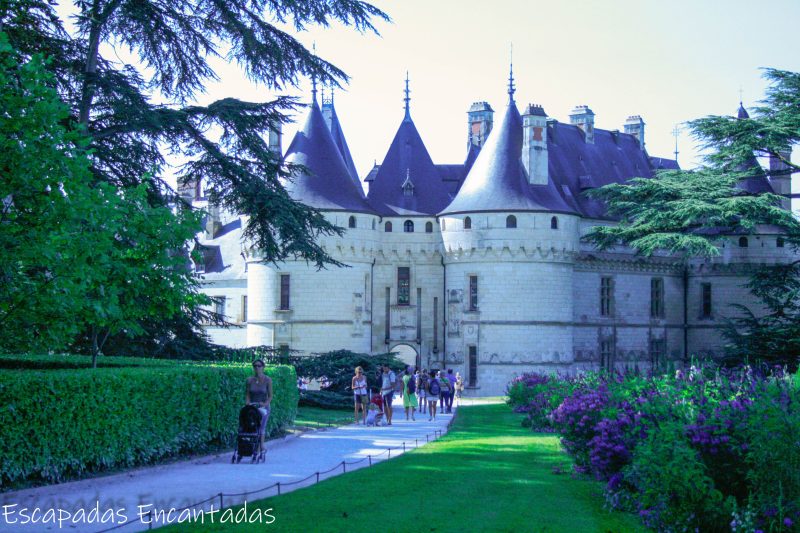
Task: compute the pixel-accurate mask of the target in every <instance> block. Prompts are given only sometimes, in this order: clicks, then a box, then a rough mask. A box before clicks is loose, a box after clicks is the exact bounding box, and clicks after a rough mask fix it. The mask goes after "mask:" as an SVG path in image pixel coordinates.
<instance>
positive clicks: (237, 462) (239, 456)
mask: <svg viewBox="0 0 800 533" xmlns="http://www.w3.org/2000/svg"><path fill="white" fill-rule="evenodd" d="M241 462H242V456H241V455H237V456H236V464H239V463H241Z"/></svg>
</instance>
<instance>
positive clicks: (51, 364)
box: [0, 354, 197, 370]
mask: <svg viewBox="0 0 800 533" xmlns="http://www.w3.org/2000/svg"><path fill="white" fill-rule="evenodd" d="M181 364H197V363H196V362H194V361H179V360H170V359H148V358H144V357H117V356H114V357H105V356H101V357H98V358H97V367H98V368H120V367H143V366H159V367H164V366H177V365H181ZM78 368H92V356H90V355H74V354H55V355H43V354H42V355H39V354H37V355H27V354H26V355H19V354H11V355H8V354H0V369H8V370H56V369H65V370H66V369H78Z"/></svg>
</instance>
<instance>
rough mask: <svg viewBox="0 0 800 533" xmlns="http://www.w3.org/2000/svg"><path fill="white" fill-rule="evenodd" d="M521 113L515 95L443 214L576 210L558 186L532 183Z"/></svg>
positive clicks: (552, 181)
mask: <svg viewBox="0 0 800 533" xmlns="http://www.w3.org/2000/svg"><path fill="white" fill-rule="evenodd" d="M521 153H522V117H521V116H520V114H519V110H518V109H517V106H516V104H515V103H514V101H513V99H510V101H509V105H508V107H507V108H506V112H505V114H504V116H503V119H502V121H501V123H500V125H499V126H495V127H494V129H492V132H491V133H490V134H489V137H488V138H487V140H486V143H485V144H484V146H483V148H482V149H481V151H480V153H479V154H478V157H477V159H476V160H475V163H474V164H473V165H472V168H471V169H470V171H469V174H467V177H466V179H465V180H464V183H463V184H462V185H461V188H460V189H459V191H458V193H457V194H456V197H455V199H454V200H453V201H452V202H451V203H450V204H449V205H448V206H447V207H446V208H445V209H443V210H442V211H441V213H440V214H442V215H444V214H455V213H468V212H486V211H557V212H567V213H571V212H574V208H573V206H570V205H569V204H568V203H567V202H566V201H565V200H564V198H563V197H562V196H561V194H560V193H559V192H558V190H557V188H556V183H555V181H554V180H549V181H548V184H547V185H529V184H528V181H527V178H526V175H525V171H524V169H523V167H522V162H521V160H520V155H521Z"/></svg>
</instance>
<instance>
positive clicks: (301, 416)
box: [294, 406, 361, 427]
mask: <svg viewBox="0 0 800 533" xmlns="http://www.w3.org/2000/svg"><path fill="white" fill-rule="evenodd" d="M359 415H361V413H359ZM353 420H354V419H353V409H352V408H351V409H346V410H339V409H322V408H320V407H308V406H303V407H298V408H297V416H296V417H295V419H294V425H295V426H302V427H327V426H342V425H345V424H352V423H353Z"/></svg>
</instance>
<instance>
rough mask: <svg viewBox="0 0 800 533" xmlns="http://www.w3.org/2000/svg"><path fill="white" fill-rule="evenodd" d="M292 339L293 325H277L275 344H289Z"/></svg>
mask: <svg viewBox="0 0 800 533" xmlns="http://www.w3.org/2000/svg"><path fill="white" fill-rule="evenodd" d="M291 338H292V325H291V324H289V323H288V322H279V323H278V324H276V325H275V343H276V344H280V343H281V342H287V343H288V342H289V341H290V340H291Z"/></svg>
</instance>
